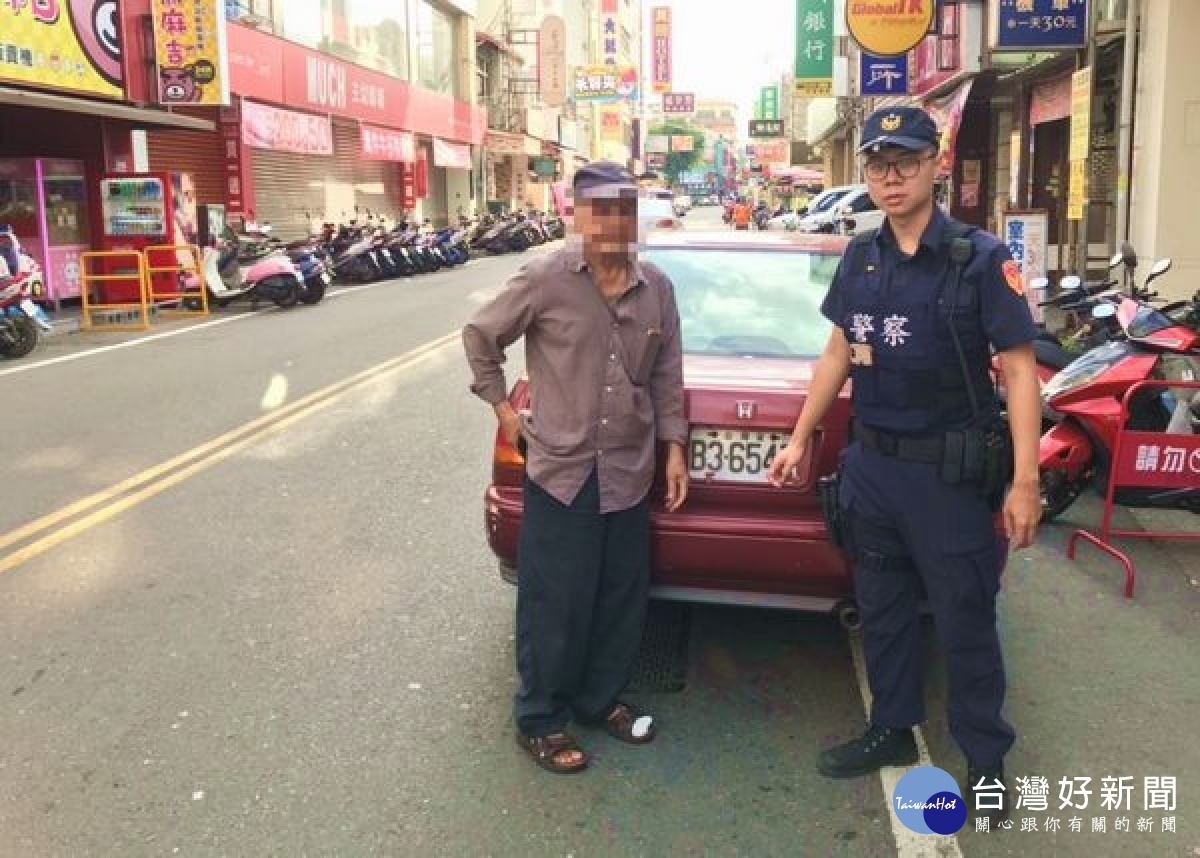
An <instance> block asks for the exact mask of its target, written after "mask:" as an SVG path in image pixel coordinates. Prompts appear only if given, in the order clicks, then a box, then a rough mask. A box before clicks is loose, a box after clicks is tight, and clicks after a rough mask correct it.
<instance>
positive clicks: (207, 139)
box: [146, 131, 228, 205]
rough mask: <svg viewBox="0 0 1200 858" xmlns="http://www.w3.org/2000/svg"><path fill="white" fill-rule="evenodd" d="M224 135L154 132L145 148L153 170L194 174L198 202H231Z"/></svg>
mask: <svg viewBox="0 0 1200 858" xmlns="http://www.w3.org/2000/svg"><path fill="white" fill-rule="evenodd" d="M223 145H224V144H223V143H222V142H221V135H220V134H218V133H216V132H214V131H153V132H151V133H149V134H147V135H146V150H147V155H148V156H149V162H150V169H151V171H153V172H159V171H162V172H167V171H177V172H180V173H191V176H192V183H193V184H194V185H195V186H196V202H198V203H216V204H219V205H226V204H228V200H227V199H226V197H225V160H224V157H223V156H224V151H223Z"/></svg>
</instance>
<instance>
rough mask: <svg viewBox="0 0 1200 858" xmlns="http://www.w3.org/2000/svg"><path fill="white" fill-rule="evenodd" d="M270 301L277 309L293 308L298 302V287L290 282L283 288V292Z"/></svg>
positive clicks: (294, 282)
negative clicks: (272, 301)
mask: <svg viewBox="0 0 1200 858" xmlns="http://www.w3.org/2000/svg"><path fill="white" fill-rule="evenodd" d="M272 300H274V301H275V306H277V307H282V308H284V309H286V308H288V307H295V306H296V304H298V303H299V302H300V287H299V286H297V285H296V281H295V280H292V282H291V283H289V284H287V286H285V287H283V291H282V292H281V293H280V294H279V295H276V296H275V297H274V298H273V299H272Z"/></svg>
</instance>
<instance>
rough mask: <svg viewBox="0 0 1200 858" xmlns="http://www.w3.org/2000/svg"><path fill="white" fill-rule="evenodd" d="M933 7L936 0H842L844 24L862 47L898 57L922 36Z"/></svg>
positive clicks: (928, 26)
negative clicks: (844, 5)
mask: <svg viewBox="0 0 1200 858" xmlns="http://www.w3.org/2000/svg"><path fill="white" fill-rule="evenodd" d="M936 7H937V0H846V28H847V29H848V30H849V31H850V35H851V36H852V37H853V38H854V41H856V42H858V45H859V47H861V48H862V49H863V50H864V51H867V52H869V53H872V54H875V55H877V56H880V57H898V56H901V55H902V54H906V53H908V52H909V51H910V50H912V49H913V48H915V47H916V46H917V45H918V44H920V42H921V41H922V40H923V39H924V38H925V35H926V34H927V33H928V32H929V29H930V27H931V26H932V25H933V16H934V12H935V11H936Z"/></svg>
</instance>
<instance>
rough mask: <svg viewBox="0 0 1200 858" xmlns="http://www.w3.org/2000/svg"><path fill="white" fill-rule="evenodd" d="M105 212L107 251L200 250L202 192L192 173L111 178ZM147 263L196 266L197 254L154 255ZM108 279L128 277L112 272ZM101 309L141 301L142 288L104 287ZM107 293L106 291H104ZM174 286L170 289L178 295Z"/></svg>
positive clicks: (105, 188)
mask: <svg viewBox="0 0 1200 858" xmlns="http://www.w3.org/2000/svg"><path fill="white" fill-rule="evenodd" d="M100 202H101V207H102V211H103V219H102V223H101V230H100V232H101V237H100V243H101V246H102V248H103V249H104V250H137V251H143V252H144V251H145V249H146V248H147V247H162V246H169V245H174V246H182V245H188V246H194V245H195V244H196V238H197V236H196V192H195V186H194V185H193V184H192V177H191V176H190V175H189V174H188V173H176V172H163V173H134V174H121V175H107V176H105V177H104V178H103V179H101V181H100ZM151 256H155V257H156V258H148V259H147V260H146V263H147V265H148V266H151V267H155V268H158V267H165V266H167V265H170V264H172V263H171V259H173V258H177V259H178V260H179V261H180V262H181V263H182V264H185V265H190V264H191V261H190V260H191V254H190V253H188V252H186V251H185V252H181V253H180V252H177V253H174V254H173V255H172V254H171V253H170V252H167V251H160V252H159V253H158V254H151ZM111 267H112V264H108V265H106V266H105V268H106V273H125V272H117V271H113V270H107V269H110V268H111ZM96 287H97V288H98V289H99V291H101V292H102V296H101V303H123V302H135V301H137V300H138V291H137V286H136V282H135V281H133V280H130V281H102V282H100V283H97V284H96ZM101 287H102V288H101ZM174 288H175V287H174V285H173V284H172V285H169V286H166V287H164V291H173V290H174Z"/></svg>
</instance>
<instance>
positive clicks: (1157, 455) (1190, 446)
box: [1113, 391, 1200, 489]
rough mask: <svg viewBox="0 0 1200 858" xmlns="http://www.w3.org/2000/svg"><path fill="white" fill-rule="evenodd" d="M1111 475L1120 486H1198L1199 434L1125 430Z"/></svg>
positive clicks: (1199, 472)
mask: <svg viewBox="0 0 1200 858" xmlns="http://www.w3.org/2000/svg"><path fill="white" fill-rule="evenodd" d="M1189 392H1190V391H1189ZM1113 478H1114V479H1115V480H1116V482H1117V485H1119V486H1141V487H1145V488H1159V489H1194V488H1196V486H1197V485H1200V435H1182V434H1179V435H1168V434H1166V433H1164V432H1129V431H1126V432H1124V433H1123V434H1122V436H1121V458H1120V461H1118V462H1117V467H1116V473H1115V474H1114V477H1113Z"/></svg>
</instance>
